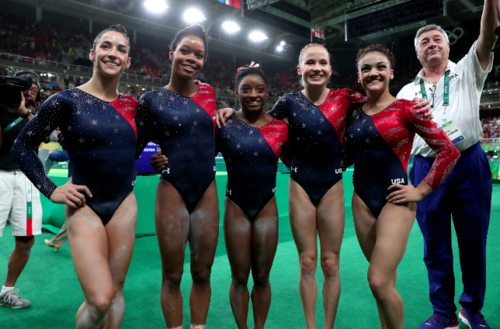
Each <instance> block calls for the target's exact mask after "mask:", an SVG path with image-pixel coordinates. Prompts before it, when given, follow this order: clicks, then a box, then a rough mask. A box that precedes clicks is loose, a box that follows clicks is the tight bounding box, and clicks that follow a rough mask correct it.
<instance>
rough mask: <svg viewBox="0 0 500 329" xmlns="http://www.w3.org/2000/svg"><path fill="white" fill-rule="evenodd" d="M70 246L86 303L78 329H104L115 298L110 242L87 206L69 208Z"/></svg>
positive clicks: (100, 223)
mask: <svg viewBox="0 0 500 329" xmlns="http://www.w3.org/2000/svg"><path fill="white" fill-rule="evenodd" d="M66 223H67V224H68V235H69V245H70V250H71V256H72V258H73V265H74V267H75V272H76V275H77V277H78V281H79V282H80V285H81V287H82V290H83V294H84V295H85V302H84V303H83V304H82V305H81V306H80V309H79V310H78V312H77V314H76V327H77V328H82V329H101V328H104V327H105V325H106V324H107V317H106V315H107V312H108V310H109V307H110V305H111V302H112V300H113V298H114V294H113V280H112V277H111V272H110V270H109V265H108V238H107V234H106V229H105V228H104V226H103V224H102V222H101V219H100V218H99V217H98V216H97V215H96V214H95V213H94V211H92V209H90V208H89V207H88V206H86V207H83V208H79V209H76V210H74V209H72V208H69V207H67V206H66Z"/></svg>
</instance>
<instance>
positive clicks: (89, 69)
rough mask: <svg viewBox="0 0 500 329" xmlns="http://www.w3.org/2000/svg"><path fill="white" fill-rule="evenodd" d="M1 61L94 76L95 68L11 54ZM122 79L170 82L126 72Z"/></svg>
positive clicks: (0, 54)
mask: <svg viewBox="0 0 500 329" xmlns="http://www.w3.org/2000/svg"><path fill="white" fill-rule="evenodd" d="M0 59H6V60H10V61H14V62H18V63H26V64H32V65H40V66H45V67H47V68H51V67H52V68H59V69H64V70H70V71H74V72H85V73H90V74H92V71H93V68H92V67H88V66H81V65H75V64H68V63H64V62H56V61H49V60H45V59H38V58H32V57H28V56H20V55H14V54H9V53H0ZM122 77H124V78H126V79H133V80H139V81H147V82H153V83H167V82H168V81H167V80H166V79H164V78H158V77H151V76H147V75H140V74H134V73H127V72H124V73H123V74H122Z"/></svg>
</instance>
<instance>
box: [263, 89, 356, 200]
mask: <svg viewBox="0 0 500 329" xmlns="http://www.w3.org/2000/svg"><path fill="white" fill-rule="evenodd" d="M364 101H365V97H364V96H363V95H361V94H360V93H358V92H355V91H353V90H348V89H331V90H330V92H329V94H328V96H327V98H326V99H325V101H324V102H323V104H321V105H320V106H316V105H314V104H312V103H311V102H310V101H309V100H308V99H307V98H306V97H305V96H304V94H303V93H302V92H296V93H294V94H286V95H285V96H283V97H282V98H281V99H280V100H279V101H278V102H277V103H276V105H275V106H274V108H273V109H272V110H271V111H270V112H269V114H271V115H272V116H274V117H276V118H278V119H284V118H288V122H289V128H290V130H289V138H288V140H289V142H288V144H289V146H290V149H291V150H292V152H293V154H294V156H293V159H292V163H291V170H290V171H291V174H290V177H291V178H292V179H293V180H294V181H296V182H297V183H298V184H299V185H300V186H302V188H303V189H304V191H305V192H306V193H307V195H309V198H310V199H311V202H312V203H313V204H314V205H315V206H316V207H317V206H318V204H319V202H320V201H321V198H323V196H324V195H325V194H326V193H327V192H328V191H329V190H330V189H331V188H332V186H334V185H335V184H336V183H337V182H338V181H340V180H341V179H342V169H341V166H340V160H341V157H342V142H343V135H344V129H345V118H346V115H347V112H348V110H349V109H351V107H352V106H354V105H356V104H361V103H364Z"/></svg>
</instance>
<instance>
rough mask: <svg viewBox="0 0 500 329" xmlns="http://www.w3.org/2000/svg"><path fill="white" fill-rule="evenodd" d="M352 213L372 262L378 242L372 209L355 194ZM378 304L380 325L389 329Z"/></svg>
mask: <svg viewBox="0 0 500 329" xmlns="http://www.w3.org/2000/svg"><path fill="white" fill-rule="evenodd" d="M352 213H353V217H354V228H355V229H356V236H357V238H358V242H359V245H360V247H361V250H362V251H363V254H364V255H365V258H366V260H368V262H370V259H371V257H372V253H373V248H375V240H376V229H375V228H376V223H377V220H376V219H375V217H374V216H373V215H372V213H371V211H370V209H369V208H368V207H367V206H366V204H365V203H364V202H363V201H362V200H361V198H360V197H359V196H358V195H357V194H356V192H354V194H353V196H352ZM394 286H396V281H394ZM375 301H376V302H377V310H378V314H379V318H380V324H381V326H382V329H387V325H386V324H385V320H384V317H383V316H382V311H381V305H380V303H379V302H378V301H377V300H375Z"/></svg>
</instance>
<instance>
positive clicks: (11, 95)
mask: <svg viewBox="0 0 500 329" xmlns="http://www.w3.org/2000/svg"><path fill="white" fill-rule="evenodd" d="M32 85H33V79H32V78H28V77H22V78H17V77H10V76H6V75H0V104H1V105H3V106H5V107H9V108H18V107H19V105H21V100H22V98H21V92H22V91H25V90H29V89H30V88H31V86H32Z"/></svg>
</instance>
